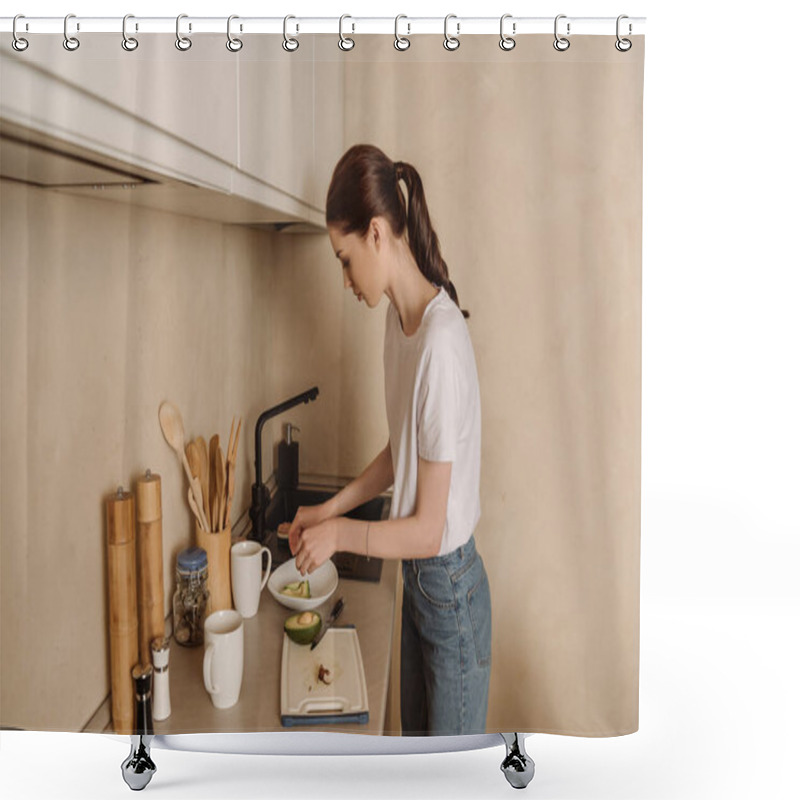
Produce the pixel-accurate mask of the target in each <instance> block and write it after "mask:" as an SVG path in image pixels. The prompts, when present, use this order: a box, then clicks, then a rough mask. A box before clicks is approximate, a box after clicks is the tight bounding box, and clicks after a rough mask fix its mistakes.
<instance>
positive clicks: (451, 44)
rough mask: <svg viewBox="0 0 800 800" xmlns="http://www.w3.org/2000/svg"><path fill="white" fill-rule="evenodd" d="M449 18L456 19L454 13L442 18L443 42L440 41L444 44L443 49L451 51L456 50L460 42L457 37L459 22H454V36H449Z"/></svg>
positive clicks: (459, 30)
mask: <svg viewBox="0 0 800 800" xmlns="http://www.w3.org/2000/svg"><path fill="white" fill-rule="evenodd" d="M451 19H456V15H455V14H448V15H447V16H446V17H445V18H444V42H442V45H443V46H444V49H445V50H449V51H450V52H451V53H452V52H453V51H454V50H458V48H459V45H460V44H461V42H460V40H459V39H458V34H459V33H460V32H461V23H460V22H456V35H455V36H451V35H450V34H449V33H448V32H447V23H448V22H449V21H450V20H451Z"/></svg>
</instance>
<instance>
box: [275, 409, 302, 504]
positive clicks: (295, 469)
mask: <svg viewBox="0 0 800 800" xmlns="http://www.w3.org/2000/svg"><path fill="white" fill-rule="evenodd" d="M283 430H284V434H283V440H282V441H281V442H280V443H279V444H278V477H277V483H278V488H279V489H295V488H297V481H298V475H299V468H300V446H299V444H298V443H297V442H293V441H292V431H293V430H294V431H299V430H300V428H298V427H297V426H296V425H292V423H291V422H287V423H286V424H285V425H284V426H283Z"/></svg>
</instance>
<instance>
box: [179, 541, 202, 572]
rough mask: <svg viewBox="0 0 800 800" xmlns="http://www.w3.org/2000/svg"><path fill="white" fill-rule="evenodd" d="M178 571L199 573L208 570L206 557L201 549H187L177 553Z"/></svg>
mask: <svg viewBox="0 0 800 800" xmlns="http://www.w3.org/2000/svg"><path fill="white" fill-rule="evenodd" d="M178 569H179V570H181V572H199V571H201V570H204V569H208V556H207V555H206V551H205V550H203V548H202V547H187V548H186V549H185V550H181V552H180V553H178Z"/></svg>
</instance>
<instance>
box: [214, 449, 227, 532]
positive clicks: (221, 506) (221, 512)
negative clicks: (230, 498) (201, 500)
mask: <svg viewBox="0 0 800 800" xmlns="http://www.w3.org/2000/svg"><path fill="white" fill-rule="evenodd" d="M216 471H217V497H216V503H217V530H218V531H221V530H222V529H223V525H222V523H223V520H224V518H225V497H226V494H225V466H224V465H223V463H222V450H220V449H219V448H217V463H216Z"/></svg>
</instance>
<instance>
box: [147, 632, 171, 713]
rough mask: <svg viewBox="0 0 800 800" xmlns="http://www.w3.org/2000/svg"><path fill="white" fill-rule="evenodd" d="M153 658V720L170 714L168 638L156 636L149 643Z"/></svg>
mask: <svg viewBox="0 0 800 800" xmlns="http://www.w3.org/2000/svg"><path fill="white" fill-rule="evenodd" d="M150 653H151V655H152V658H153V673H154V674H153V719H154V720H155V721H156V722H161V720H163V719H166V718H167V717H168V716H169V715H170V714H171V713H172V707H171V705H170V702H169V637H163V636H157V637H156V638H155V639H153V641H152V642H150Z"/></svg>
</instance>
